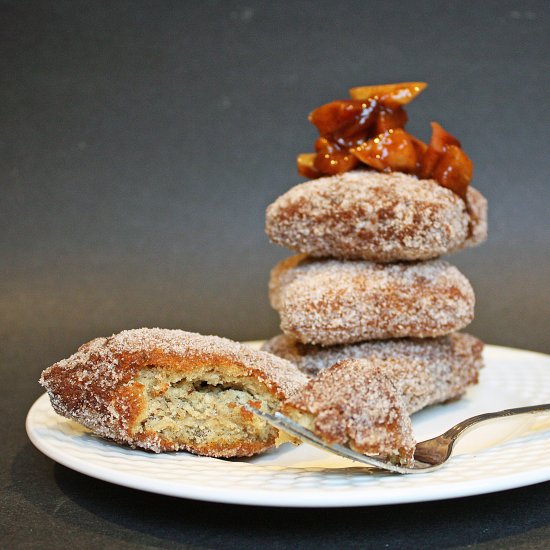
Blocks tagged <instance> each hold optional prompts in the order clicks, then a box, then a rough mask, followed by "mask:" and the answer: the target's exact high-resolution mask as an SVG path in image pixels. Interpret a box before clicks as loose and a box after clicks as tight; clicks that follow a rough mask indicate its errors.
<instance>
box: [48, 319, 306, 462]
mask: <svg viewBox="0 0 550 550" xmlns="http://www.w3.org/2000/svg"><path fill="white" fill-rule="evenodd" d="M306 381H307V378H306V376H305V375H304V374H302V373H301V372H300V371H299V370H298V369H297V368H296V367H295V366H294V365H293V364H291V363H289V362H288V361H285V360H284V359H280V358H279V357H275V356H273V355H270V354H268V353H265V352H261V351H255V350H252V349H250V348H249V347H247V346H245V345H242V344H238V343H236V342H232V341H230V340H227V339H225V338H218V337H216V336H203V335H200V334H194V333H190V332H184V331H182V330H166V329H137V330H127V331H123V332H121V333H120V334H116V335H113V336H111V337H110V338H97V339H95V340H92V341H91V342H89V343H87V344H85V345H83V346H82V347H80V349H79V350H78V351H77V353H75V354H74V355H72V356H71V357H69V358H68V359H65V360H62V361H59V362H58V363H56V364H54V365H53V366H51V367H49V368H48V369H46V370H45V371H44V372H43V373H42V377H41V379H40V382H41V384H42V385H43V386H44V387H45V388H46V390H47V391H48V394H49V396H50V399H51V403H52V405H53V408H54V409H55V411H56V412H57V413H58V414H60V415H63V416H65V417H67V418H70V419H73V420H76V421H77V422H79V423H80V424H82V425H84V426H86V427H87V428H89V429H91V430H92V431H93V432H95V433H96V434H98V435H101V436H103V437H106V438H109V439H112V440H114V441H116V442H119V443H125V444H127V445H130V446H131V447H141V448H143V449H148V450H151V451H155V452H161V451H176V450H180V449H181V450H186V451H190V452H192V453H196V454H200V455H207V456H217V457H232V456H250V455H254V454H256V453H259V452H261V451H264V450H265V449H267V448H269V447H271V446H272V445H273V444H274V443H275V440H276V438H277V436H278V431H277V429H276V428H273V427H272V426H270V425H268V424H266V423H265V422H264V421H263V420H261V419H259V418H257V417H256V416H255V415H253V414H252V413H250V412H249V411H247V410H246V409H244V408H243V405H245V404H249V405H251V406H254V407H257V408H260V409H261V410H263V411H266V412H273V411H274V410H275V409H277V408H278V407H279V404H280V402H281V401H282V400H284V399H286V398H287V397H289V396H291V395H292V393H293V392H295V391H296V390H297V389H298V388H299V387H301V386H302V385H303V384H305V382H306Z"/></svg>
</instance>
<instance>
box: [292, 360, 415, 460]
mask: <svg viewBox="0 0 550 550" xmlns="http://www.w3.org/2000/svg"><path fill="white" fill-rule="evenodd" d="M392 366H393V361H392V360H387V361H382V360H374V361H367V360H364V359H348V360H345V361H341V362H339V363H336V364H335V365H333V366H332V367H330V368H328V369H326V370H324V371H322V372H321V373H320V374H319V376H318V377H317V378H314V379H312V380H310V382H309V383H308V384H307V386H305V387H304V388H303V389H302V390H301V391H300V392H299V393H297V394H296V395H295V396H294V397H293V398H291V399H290V400H288V401H287V402H285V403H284V405H283V407H282V412H283V413H284V414H286V415H288V416H290V417H291V418H293V419H294V420H295V421H296V422H299V423H301V424H303V425H305V426H306V427H308V428H310V429H313V431H314V432H315V433H316V434H317V435H318V436H319V437H321V438H322V439H324V440H325V441H326V442H327V443H338V444H340V445H345V446H349V447H351V448H352V449H354V450H357V451H358V452H361V453H364V454H367V455H378V456H381V457H382V458H384V459H392V460H393V459H396V460H398V461H399V462H401V463H404V464H410V463H411V461H412V459H413V452H414V444H415V442H414V438H413V436H412V424H411V420H410V417H409V414H408V411H407V403H406V400H405V397H404V396H403V394H402V392H401V391H400V390H399V388H398V386H397V381H396V380H395V372H393V370H392Z"/></svg>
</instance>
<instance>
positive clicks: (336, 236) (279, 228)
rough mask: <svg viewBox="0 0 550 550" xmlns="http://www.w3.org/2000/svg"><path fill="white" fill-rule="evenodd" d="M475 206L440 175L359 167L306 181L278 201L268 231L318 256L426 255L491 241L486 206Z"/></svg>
mask: <svg viewBox="0 0 550 550" xmlns="http://www.w3.org/2000/svg"><path fill="white" fill-rule="evenodd" d="M467 199H468V203H471V204H472V205H473V206H472V208H470V209H469V208H468V206H467V204H466V203H465V202H464V201H463V200H462V199H461V198H460V197H459V196H457V195H456V194H454V193H453V192H452V191H450V190H449V189H446V188H444V187H442V186H440V185H439V184H437V182H435V181H433V180H419V179H417V178H416V177H414V176H410V175H407V174H402V173H400V172H393V173H390V174H384V173H379V172H374V171H368V170H355V171H352V172H346V173H344V174H339V175H336V176H331V177H326V178H320V179H317V180H313V181H309V182H306V183H302V184H299V185H297V186H295V187H293V188H292V189H290V190H289V191H287V192H286V193H285V194H284V195H282V196H280V197H279V198H278V199H277V200H276V201H275V202H274V203H273V204H271V205H270V206H269V207H268V209H267V212H266V232H267V234H268V236H269V238H270V239H271V240H272V241H273V242H274V243H276V244H279V245H281V246H284V247H286V248H289V249H290V250H294V251H295V252H300V253H304V254H308V255H310V256H314V257H333V258H339V259H346V260H356V259H362V260H372V261H377V262H395V261H411V260H427V259H430V258H435V257H437V256H440V255H443V254H447V253H449V252H454V251H457V250H460V249H461V248H464V247H465V246H474V245H477V244H479V243H481V242H482V241H483V240H485V238H486V233H487V214H486V210H487V204H486V201H485V199H484V198H483V197H482V196H481V194H480V193H479V192H478V191H476V190H475V189H473V188H469V190H468V194H467Z"/></svg>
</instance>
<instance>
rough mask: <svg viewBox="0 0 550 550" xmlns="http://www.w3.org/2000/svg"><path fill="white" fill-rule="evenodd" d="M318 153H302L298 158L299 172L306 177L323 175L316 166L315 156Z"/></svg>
mask: <svg viewBox="0 0 550 550" xmlns="http://www.w3.org/2000/svg"><path fill="white" fill-rule="evenodd" d="M316 156H317V153H302V154H301V155H298V157H297V158H296V166H297V167H298V173H299V174H300V175H301V176H304V178H310V179H315V178H318V177H319V176H321V174H320V173H319V171H318V170H317V168H315V157H316Z"/></svg>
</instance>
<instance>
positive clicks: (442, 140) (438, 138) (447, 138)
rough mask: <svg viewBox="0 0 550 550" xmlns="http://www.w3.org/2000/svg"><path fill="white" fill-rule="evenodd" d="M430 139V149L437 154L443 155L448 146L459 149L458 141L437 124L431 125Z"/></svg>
mask: <svg viewBox="0 0 550 550" xmlns="http://www.w3.org/2000/svg"><path fill="white" fill-rule="evenodd" d="M431 127H432V138H431V139H430V147H431V148H432V149H434V150H435V151H437V152H438V153H443V151H444V150H445V148H446V147H447V146H448V145H457V146H458V147H460V141H458V139H456V138H455V137H454V136H453V135H451V134H449V132H447V130H445V128H443V126H441V124H438V123H437V122H432V123H431Z"/></svg>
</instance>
